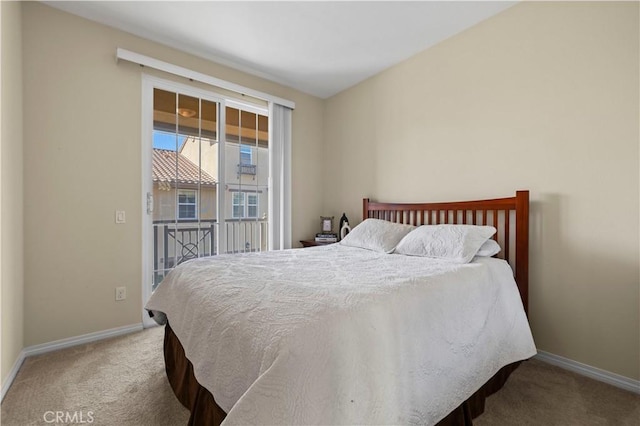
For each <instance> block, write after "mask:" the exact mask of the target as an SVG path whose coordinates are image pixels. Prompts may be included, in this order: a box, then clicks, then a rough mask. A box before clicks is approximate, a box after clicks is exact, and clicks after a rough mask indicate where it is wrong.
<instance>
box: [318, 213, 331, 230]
mask: <svg viewBox="0 0 640 426" xmlns="http://www.w3.org/2000/svg"><path fill="white" fill-rule="evenodd" d="M320 225H321V226H320V229H321V233H323V234H332V233H333V216H331V217H329V216H320Z"/></svg>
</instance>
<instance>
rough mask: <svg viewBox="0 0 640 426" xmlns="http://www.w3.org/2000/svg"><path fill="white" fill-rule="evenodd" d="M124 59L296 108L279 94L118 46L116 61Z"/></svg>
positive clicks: (293, 103)
mask: <svg viewBox="0 0 640 426" xmlns="http://www.w3.org/2000/svg"><path fill="white" fill-rule="evenodd" d="M118 60H123V61H128V62H133V63H134V64H139V65H143V66H145V67H149V68H153V69H156V70H159V71H164V72H167V73H169V74H174V75H177V76H180V77H185V78H188V79H191V80H195V81H199V82H200V83H205V84H210V85H212V86H216V87H220V88H222V89H226V90H231V91H233V92H237V93H241V94H244V95H249V96H252V97H254V98H257V99H262V100H264V101H267V102H273V103H275V104H278V105H282V106H285V107H287V108H291V109H295V107H296V103H295V102H293V101H290V100H287V99H283V98H279V97H277V96H273V95H270V94H268V93H264V92H260V91H258V90H253V89H249V88H248V87H244V86H241V85H239V84H235V83H231V82H229V81H226V80H222V79H219V78H216V77H212V76H210V75H206V74H203V73H200V72H197V71H193V70H190V69H188V68H184V67H181V66H179V65H174V64H170V63H169V62H164V61H161V60H159V59H155V58H151V57H149V56H145V55H141V54H139V53H135V52H131V51H129V50H126V49H122V48H120V47H118V48H117V49H116V61H118Z"/></svg>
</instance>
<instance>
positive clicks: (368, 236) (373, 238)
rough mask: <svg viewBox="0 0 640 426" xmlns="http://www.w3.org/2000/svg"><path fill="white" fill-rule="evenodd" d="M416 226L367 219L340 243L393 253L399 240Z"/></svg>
mask: <svg viewBox="0 0 640 426" xmlns="http://www.w3.org/2000/svg"><path fill="white" fill-rule="evenodd" d="M415 228H416V227H415V226H413V225H402V224H400V223H393V222H387V221H386V220H380V219H366V220H365V221H363V222H362V223H360V224H359V225H358V226H356V227H355V228H353V229H352V230H351V232H349V233H348V234H347V235H346V236H345V237H344V238H343V239H342V241H340V244H342V245H345V246H350V247H360V248H363V249H367V250H373V251H377V252H382V253H391V252H392V251H393V249H394V248H395V247H396V245H398V242H399V241H400V240H401V239H402V238H403V237H404V236H405V235H407V234H408V233H409V232H411V231H413V230H414V229H415Z"/></svg>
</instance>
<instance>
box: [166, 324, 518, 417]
mask: <svg viewBox="0 0 640 426" xmlns="http://www.w3.org/2000/svg"><path fill="white" fill-rule="evenodd" d="M164 360H165V370H166V372H167V377H168V379H169V383H170V384H171V387H172V388H173V392H174V393H175V395H176V397H177V398H178V400H179V401H180V402H181V403H182V405H184V406H185V407H186V408H187V409H188V410H189V411H190V412H191V417H190V418H189V423H188V424H189V426H191V425H193V426H205V425H207V426H210V425H219V424H220V423H222V421H223V420H224V418H225V416H226V413H225V412H224V410H222V408H220V407H219V406H218V404H216V402H215V400H214V398H213V395H211V393H210V392H209V391H208V390H207V389H205V388H204V387H202V386H201V385H200V383H198V381H197V380H196V378H195V376H194V374H193V365H192V364H191V362H190V361H189V360H188V359H187V357H186V356H185V354H184V349H183V348H182V344H181V343H180V341H179V340H178V338H177V337H176V335H175V334H174V333H173V330H172V329H171V327H170V326H169V324H167V325H166V326H165V333H164ZM519 365H520V362H516V363H513V364H509V365H506V366H504V367H503V368H501V369H500V370H499V371H498V372H497V373H496V374H495V375H494V376H493V377H492V378H491V379H489V381H487V382H486V383H485V384H484V386H482V387H481V388H480V389H478V391H477V392H476V393H474V394H473V395H471V397H470V398H469V399H467V400H466V401H465V402H463V403H462V404H461V405H460V406H458V408H456V409H455V410H453V411H452V412H451V413H449V415H447V417H445V418H444V419H442V420H441V421H440V422H438V426H450V425H451V426H453V425H455V426H462V425H464V426H468V425H472V424H473V419H474V418H476V417H478V416H479V415H480V414H482V413H483V412H484V404H485V399H486V398H487V397H488V396H489V395H491V394H493V393H495V392H497V391H499V390H500V389H501V388H502V386H504V384H505V383H506V381H507V379H508V378H509V375H511V373H512V372H513V371H514V370H515V369H516V368H517V367H518V366H519Z"/></svg>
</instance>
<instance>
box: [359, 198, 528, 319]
mask: <svg viewBox="0 0 640 426" xmlns="http://www.w3.org/2000/svg"><path fill="white" fill-rule="evenodd" d="M362 204H363V206H362V219H363V220H364V219H367V218H376V219H382V220H387V221H390V222H395V223H405V224H411V225H416V226H419V225H438V224H468V225H490V226H494V227H495V228H496V229H497V230H498V232H497V233H496V234H495V235H494V237H493V238H494V239H495V240H496V241H497V242H498V243H499V244H500V246H501V247H502V251H501V252H500V253H499V254H498V255H497V256H496V257H499V258H501V259H505V260H506V261H507V262H509V264H510V265H511V268H513V270H514V272H515V280H516V284H517V285H518V290H519V291H520V297H521V298H522V304H523V305H524V310H525V312H526V313H527V314H528V312H529V191H517V192H516V195H515V197H509V198H496V199H493V200H474V201H453V202H442V203H378V202H374V201H370V200H369V199H368V198H365V199H364V200H363V203H362Z"/></svg>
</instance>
